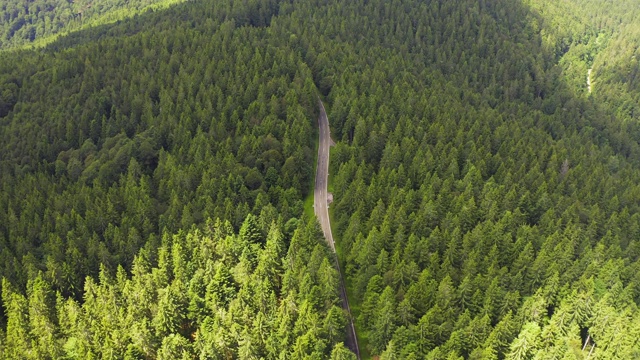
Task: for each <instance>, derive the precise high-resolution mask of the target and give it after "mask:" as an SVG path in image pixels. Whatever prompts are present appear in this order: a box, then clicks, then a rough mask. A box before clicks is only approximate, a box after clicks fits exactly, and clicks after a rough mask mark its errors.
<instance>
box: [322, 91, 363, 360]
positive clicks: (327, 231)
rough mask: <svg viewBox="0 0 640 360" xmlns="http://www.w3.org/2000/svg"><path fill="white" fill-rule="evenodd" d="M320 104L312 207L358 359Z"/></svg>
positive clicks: (327, 137) (326, 121) (326, 130)
mask: <svg viewBox="0 0 640 360" xmlns="http://www.w3.org/2000/svg"><path fill="white" fill-rule="evenodd" d="M318 103H319V106H320V116H319V117H318V126H319V128H320V131H319V133H320V143H319V144H318V166H317V168H316V184H315V187H314V190H313V209H314V212H315V214H316V217H317V218H318V221H319V222H320V226H321V227H322V233H323V234H324V237H325V239H326V240H327V242H328V243H329V246H330V247H331V250H332V251H333V254H334V256H335V260H336V266H337V267H338V273H339V274H340V300H341V301H342V308H343V309H345V310H346V311H347V314H348V316H349V323H348V324H347V341H346V343H345V345H346V346H347V347H348V348H349V349H351V351H353V352H354V353H355V354H356V356H357V357H358V359H360V349H359V348H358V340H357V337H356V329H355V327H354V326H353V319H352V318H351V309H350V308H349V300H348V299H347V292H346V290H345V287H344V279H343V277H342V272H341V271H340V264H339V263H338V256H337V255H336V246H335V244H334V242H333V235H332V234H331V222H330V219H329V204H328V199H329V193H328V192H327V183H328V181H329V148H330V147H331V144H332V142H331V133H330V131H329V119H328V118H327V112H326V111H325V110H324V104H322V101H321V100H318Z"/></svg>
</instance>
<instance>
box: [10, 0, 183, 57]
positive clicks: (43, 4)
mask: <svg viewBox="0 0 640 360" xmlns="http://www.w3.org/2000/svg"><path fill="white" fill-rule="evenodd" d="M179 2H181V1H180V0H129V1H122V0H97V1H96V0H91V1H90V0H77V1H66V0H38V1H26V0H8V1H5V2H3V4H2V8H1V9H0V10H1V12H0V50H4V49H11V48H15V47H19V46H21V45H25V44H31V43H36V44H44V43H47V42H50V41H52V40H54V39H55V37H56V36H59V35H61V34H65V33H68V32H70V31H74V30H78V29H82V28H88V27H90V26H96V25H101V24H105V23H109V22H115V21H117V20H121V19H123V18H126V17H131V16H133V15H136V14H140V13H142V12H144V11H146V10H149V9H157V8H160V7H166V6H168V5H171V4H175V3H179Z"/></svg>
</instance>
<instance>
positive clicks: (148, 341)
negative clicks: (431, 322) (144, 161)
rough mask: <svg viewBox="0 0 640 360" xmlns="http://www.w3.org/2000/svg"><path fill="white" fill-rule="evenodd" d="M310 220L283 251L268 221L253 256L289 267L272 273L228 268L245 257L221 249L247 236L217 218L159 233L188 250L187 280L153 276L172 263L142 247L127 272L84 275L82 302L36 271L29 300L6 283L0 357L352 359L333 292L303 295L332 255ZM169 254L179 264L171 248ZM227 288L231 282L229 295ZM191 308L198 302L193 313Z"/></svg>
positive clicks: (276, 230) (173, 245)
mask: <svg viewBox="0 0 640 360" xmlns="http://www.w3.org/2000/svg"><path fill="white" fill-rule="evenodd" d="M247 221H251V220H250V217H247ZM310 224H311V225H310V226H309V227H308V228H307V229H305V228H304V225H302V223H301V227H299V228H298V229H297V230H296V232H295V235H294V239H293V240H292V242H291V247H290V250H289V254H288V255H285V254H283V253H282V250H284V249H282V250H277V249H278V247H279V246H280V245H278V244H277V242H278V241H279V240H278V239H281V238H282V230H281V228H280V227H279V226H277V225H276V224H275V223H274V224H272V226H271V227H270V230H269V232H268V235H267V238H268V239H269V240H268V242H267V244H266V246H265V247H260V248H258V249H257V250H256V251H257V254H256V255H257V257H258V258H259V259H260V263H270V264H273V265H274V266H276V268H280V269H285V270H283V271H279V272H275V273H273V274H265V273H264V272H263V271H261V270H260V268H261V265H259V266H258V268H256V269H255V271H254V270H250V271H249V272H248V273H247V274H241V273H238V272H235V273H234V271H233V270H231V271H229V270H225V269H237V267H238V266H239V264H240V263H241V262H242V261H243V260H242V259H240V260H238V259H234V258H231V257H225V256H224V255H225V254H226V252H227V250H228V249H226V248H227V247H229V246H235V245H234V244H235V243H236V242H240V243H242V242H243V241H244V240H243V238H242V235H240V234H233V233H226V234H225V230H224V228H225V227H228V226H229V225H230V224H229V223H228V222H227V223H226V224H223V223H221V222H219V221H218V222H216V225H213V228H210V229H209V230H208V231H209V235H206V234H205V233H203V232H202V231H200V230H199V229H193V230H191V231H190V232H188V233H187V232H180V233H178V234H175V235H169V234H164V237H165V238H166V239H167V243H166V245H167V246H169V247H171V248H173V249H176V247H180V248H182V251H184V252H185V253H189V254H193V256H190V257H188V258H185V259H184V262H183V263H182V264H181V266H182V267H183V268H184V269H190V270H189V271H188V273H187V274H186V276H185V277H184V280H185V282H184V283H183V282H182V280H180V279H179V278H178V275H177V272H176V271H175V270H174V271H172V272H170V275H169V276H167V277H165V278H164V279H163V280H162V281H158V279H159V274H160V273H163V274H166V269H163V268H162V267H163V266H166V265H167V264H168V263H167V262H162V261H160V260H159V261H158V263H157V264H149V263H148V262H147V261H146V260H145V256H146V251H145V250H141V251H140V252H139V253H138V255H137V256H136V258H135V260H134V267H133V271H132V274H131V275H127V274H126V272H125V271H124V270H122V268H120V270H118V272H117V274H116V276H115V277H114V276H112V275H111V274H109V272H108V271H107V270H106V269H104V268H103V270H102V271H101V273H100V278H99V281H98V282H96V280H94V279H92V278H88V279H87V281H86V282H85V289H84V293H83V302H82V304H79V303H77V302H76V301H74V300H73V299H65V298H63V297H62V296H58V297H57V298H55V297H54V296H53V294H52V292H51V288H50V285H49V284H48V283H47V281H46V280H45V279H43V278H42V277H41V276H38V277H37V278H36V279H35V280H33V281H30V282H29V286H28V291H27V293H28V296H27V297H25V296H23V295H20V294H19V293H16V292H15V290H14V289H13V288H12V286H11V285H10V284H8V283H7V282H6V281H5V282H3V303H4V304H6V307H7V318H8V326H7V339H6V342H3V345H4V349H3V353H2V357H3V358H33V359H40V358H61V357H70V358H95V357H116V358H122V357H124V358H158V359H192V358H194V357H202V358H211V357H214V358H215V357H219V356H224V357H232V358H243V359H250V358H262V357H264V358H272V359H273V358H280V357H282V356H284V357H285V358H307V357H312V358H328V357H329V356H333V357H335V358H336V359H352V355H349V354H351V352H350V351H349V350H347V349H345V348H344V347H343V346H341V345H342V344H341V343H339V341H341V340H342V339H343V337H344V333H345V326H346V319H345V315H344V313H343V311H342V309H340V308H338V307H336V306H334V305H331V304H335V303H337V302H338V296H337V288H334V289H332V291H331V292H330V293H329V294H327V295H326V296H327V297H328V298H327V299H326V301H325V302H320V303H317V302H316V299H315V298H314V294H313V293H312V292H304V291H303V290H304V289H303V287H302V286H303V284H304V286H311V287H318V286H323V287H326V286H327V284H324V283H322V282H321V280H322V279H321V277H320V276H314V275H311V276H309V274H314V272H313V270H315V269H313V268H310V267H312V266H313V265H312V263H313V261H316V260H315V258H318V259H324V260H323V262H326V261H327V259H328V258H329V256H330V253H329V249H328V247H326V246H323V245H322V239H321V238H320V237H319V236H318V233H317V232H314V231H309V229H313V226H315V223H313V222H311V223H310ZM294 247H296V249H295V251H294V250H293V249H294ZM212 249H213V251H211V250H212ZM168 254H169V255H167V256H169V257H172V258H173V260H174V261H175V256H176V251H175V250H174V251H172V252H170V253H168ZM293 257H296V258H298V259H299V261H294V259H293ZM244 276H246V277H247V279H244V278H243V277H244ZM302 278H304V279H305V280H304V281H300V279H302ZM287 279H289V280H287ZM307 281H308V283H306V282H307ZM206 284H208V285H206ZM232 284H236V286H237V288H236V289H232V290H231V291H230V289H229V287H230V286H232ZM265 284H269V285H265ZM220 294H227V295H225V296H228V297H227V298H224V299H223V300H224V301H217V302H215V301H214V302H210V301H208V300H207V299H220V298H221V295H220ZM195 304H200V308H199V310H198V311H194V310H195V309H194V306H196V305H195ZM312 304H317V306H314V305H312ZM322 319H324V321H323V320H322Z"/></svg>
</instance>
